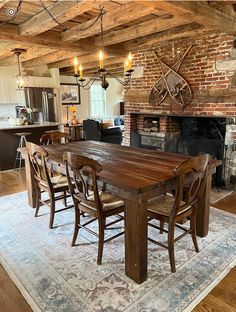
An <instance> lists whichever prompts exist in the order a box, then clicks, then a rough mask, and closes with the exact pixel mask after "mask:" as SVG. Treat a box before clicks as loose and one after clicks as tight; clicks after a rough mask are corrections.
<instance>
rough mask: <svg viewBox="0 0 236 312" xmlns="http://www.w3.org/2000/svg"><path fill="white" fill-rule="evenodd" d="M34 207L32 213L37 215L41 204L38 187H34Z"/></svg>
mask: <svg viewBox="0 0 236 312" xmlns="http://www.w3.org/2000/svg"><path fill="white" fill-rule="evenodd" d="M36 198H37V199H36V207H35V213H34V216H35V217H37V216H38V213H39V208H40V206H41V203H40V201H39V200H40V199H41V191H40V189H39V188H38V187H37V189H36Z"/></svg>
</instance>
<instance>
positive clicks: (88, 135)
mask: <svg viewBox="0 0 236 312" xmlns="http://www.w3.org/2000/svg"><path fill="white" fill-rule="evenodd" d="M83 127H84V137H85V140H93V141H101V142H106V143H114V144H121V142H122V131H121V129H120V127H112V128H107V129H101V127H100V124H99V122H98V121H96V120H93V119H87V120H84V121H83Z"/></svg>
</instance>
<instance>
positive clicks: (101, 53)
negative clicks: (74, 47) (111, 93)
mask: <svg viewBox="0 0 236 312" xmlns="http://www.w3.org/2000/svg"><path fill="white" fill-rule="evenodd" d="M99 66H100V69H103V52H102V50H100V51H99Z"/></svg>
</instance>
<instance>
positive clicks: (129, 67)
mask: <svg viewBox="0 0 236 312" xmlns="http://www.w3.org/2000/svg"><path fill="white" fill-rule="evenodd" d="M127 59H128V70H130V69H131V68H132V59H133V56H132V54H131V52H129V54H128V57H127Z"/></svg>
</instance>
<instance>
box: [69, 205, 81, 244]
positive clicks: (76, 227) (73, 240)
mask: <svg viewBox="0 0 236 312" xmlns="http://www.w3.org/2000/svg"><path fill="white" fill-rule="evenodd" d="M74 206H75V227H74V234H73V238H72V243H71V246H72V247H73V246H75V242H76V239H77V236H78V233H79V228H80V226H79V224H80V210H79V208H78V204H76V203H74Z"/></svg>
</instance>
